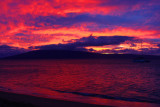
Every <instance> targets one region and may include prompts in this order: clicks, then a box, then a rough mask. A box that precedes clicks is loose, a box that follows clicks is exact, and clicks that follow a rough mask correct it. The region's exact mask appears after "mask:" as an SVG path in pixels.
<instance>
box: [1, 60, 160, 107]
mask: <svg viewBox="0 0 160 107" xmlns="http://www.w3.org/2000/svg"><path fill="white" fill-rule="evenodd" d="M159 63H160V61H156V60H155V61H152V62H151V63H133V62H132V61H131V60H111V59H109V60H100V59H99V60H19V61H18V60H17V61H16V60H3V61H0V89H1V90H4V91H5V90H7V89H10V90H9V91H16V92H21V93H26V94H31V95H33V94H34V95H39V96H43V97H50V98H61V99H67V98H69V99H70V100H74V101H76V98H77V99H81V100H86V101H87V102H88V103H96V102H97V103H101V104H105V103H106V99H104V98H101V96H104V95H106V96H109V97H111V98H113V99H114V98H115V99H120V101H121V103H122V102H123V100H124V101H125V100H126V101H128V100H134V101H145V102H154V103H158V101H160V91H159V90H160V85H159V84H160V71H159V70H160V67H159ZM57 90H58V91H57ZM72 92H77V93H78V94H77V95H76V94H75V93H72ZM83 93H86V94H84V96H83ZM87 93H89V96H88V97H87ZM90 93H91V94H92V95H95V94H96V95H97V96H94V98H93V97H92V95H91V96H90ZM78 95H79V96H78ZM98 96H99V98H98ZM90 97H92V99H91V98H90ZM91 100H92V101H91ZM107 101H109V100H107ZM111 102H112V101H111ZM125 103H126V102H125Z"/></svg>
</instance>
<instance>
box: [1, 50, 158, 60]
mask: <svg viewBox="0 0 160 107" xmlns="http://www.w3.org/2000/svg"><path fill="white" fill-rule="evenodd" d="M141 56H142V55H134V54H100V53H93V52H85V51H71V50H35V51H29V52H26V53H22V54H18V55H13V56H9V57H5V58H3V59H110V58H111V59H134V58H137V57H141ZM143 57H145V58H148V59H157V58H158V59H159V58H160V56H153V55H143Z"/></svg>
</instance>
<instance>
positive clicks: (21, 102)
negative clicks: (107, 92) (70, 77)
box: [0, 91, 113, 107]
mask: <svg viewBox="0 0 160 107" xmlns="http://www.w3.org/2000/svg"><path fill="white" fill-rule="evenodd" d="M22 106H23V107H113V106H104V105H95V104H88V103H80V102H72V101H64V100H57V99H49V98H42V97H35V96H29V95H23V94H16V93H10V92H3V91H0V107H22Z"/></svg>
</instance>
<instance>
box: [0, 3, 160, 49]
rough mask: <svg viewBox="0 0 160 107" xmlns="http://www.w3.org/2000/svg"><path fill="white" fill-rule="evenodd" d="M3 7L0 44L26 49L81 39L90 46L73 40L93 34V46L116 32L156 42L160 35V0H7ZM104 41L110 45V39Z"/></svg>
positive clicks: (1, 4) (0, 18)
mask: <svg viewBox="0 0 160 107" xmlns="http://www.w3.org/2000/svg"><path fill="white" fill-rule="evenodd" d="M0 7H1V9H0V45H7V46H12V47H19V48H25V49H27V48H28V47H38V46H39V47H41V46H44V45H45V46H47V45H51V44H53V45H55V46H57V45H58V46H60V47H61V45H60V44H68V45H71V44H72V45H75V46H74V47H76V45H77V44H78V43H79V44H78V45H84V46H86V47H87V44H84V43H81V42H78V41H76V42H75V44H73V43H70V41H73V40H82V39H83V40H84V41H86V42H85V43H87V42H89V41H87V39H88V38H89V35H90V34H93V36H96V37H97V38H98V39H95V40H93V41H92V43H90V45H92V46H98V44H99V45H101V44H100V43H99V41H100V39H101V38H102V39H104V40H105V39H106V38H107V37H106V36H108V38H107V39H111V40H113V38H114V37H113V38H111V37H110V36H115V35H119V36H122V37H123V36H126V37H134V38H141V39H150V40H151V41H152V42H148V43H150V44H155V41H153V39H155V40H156V39H159V37H160V31H159V29H160V26H159V25H160V20H159V17H160V14H159V10H160V1H159V0H114V1H113V0H4V1H0ZM102 36H104V38H103V37H102ZM86 38H87V39H86ZM66 41H68V42H66ZM114 42H115V41H113V43H114ZM76 43H77V44H76ZM101 43H102V44H103V46H105V45H108V44H107V43H108V41H107V42H106V44H105V43H104V42H103V41H101ZM119 43H121V39H119V41H117V44H119ZM156 43H157V44H160V43H159V42H156ZM109 45H114V44H110V43H109ZM119 45H120V44H119ZM84 46H81V47H84ZM88 46H89V44H88ZM117 46H118V45H117ZM83 49H84V48H83ZM85 49H87V48H85Z"/></svg>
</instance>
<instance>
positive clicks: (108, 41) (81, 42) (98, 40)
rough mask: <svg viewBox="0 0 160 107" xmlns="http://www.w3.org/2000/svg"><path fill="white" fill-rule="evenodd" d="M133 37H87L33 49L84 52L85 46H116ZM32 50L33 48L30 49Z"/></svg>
mask: <svg viewBox="0 0 160 107" xmlns="http://www.w3.org/2000/svg"><path fill="white" fill-rule="evenodd" d="M132 39H133V37H127V36H99V37H95V36H89V37H83V38H80V39H73V40H70V41H67V42H68V43H67V44H58V45H55V44H53V45H45V46H37V47H34V48H36V49H41V50H46V49H62V50H63V49H67V50H86V49H85V48H84V47H87V46H103V45H118V44H120V43H122V42H124V41H126V40H132ZM30 48H33V47H30Z"/></svg>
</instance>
